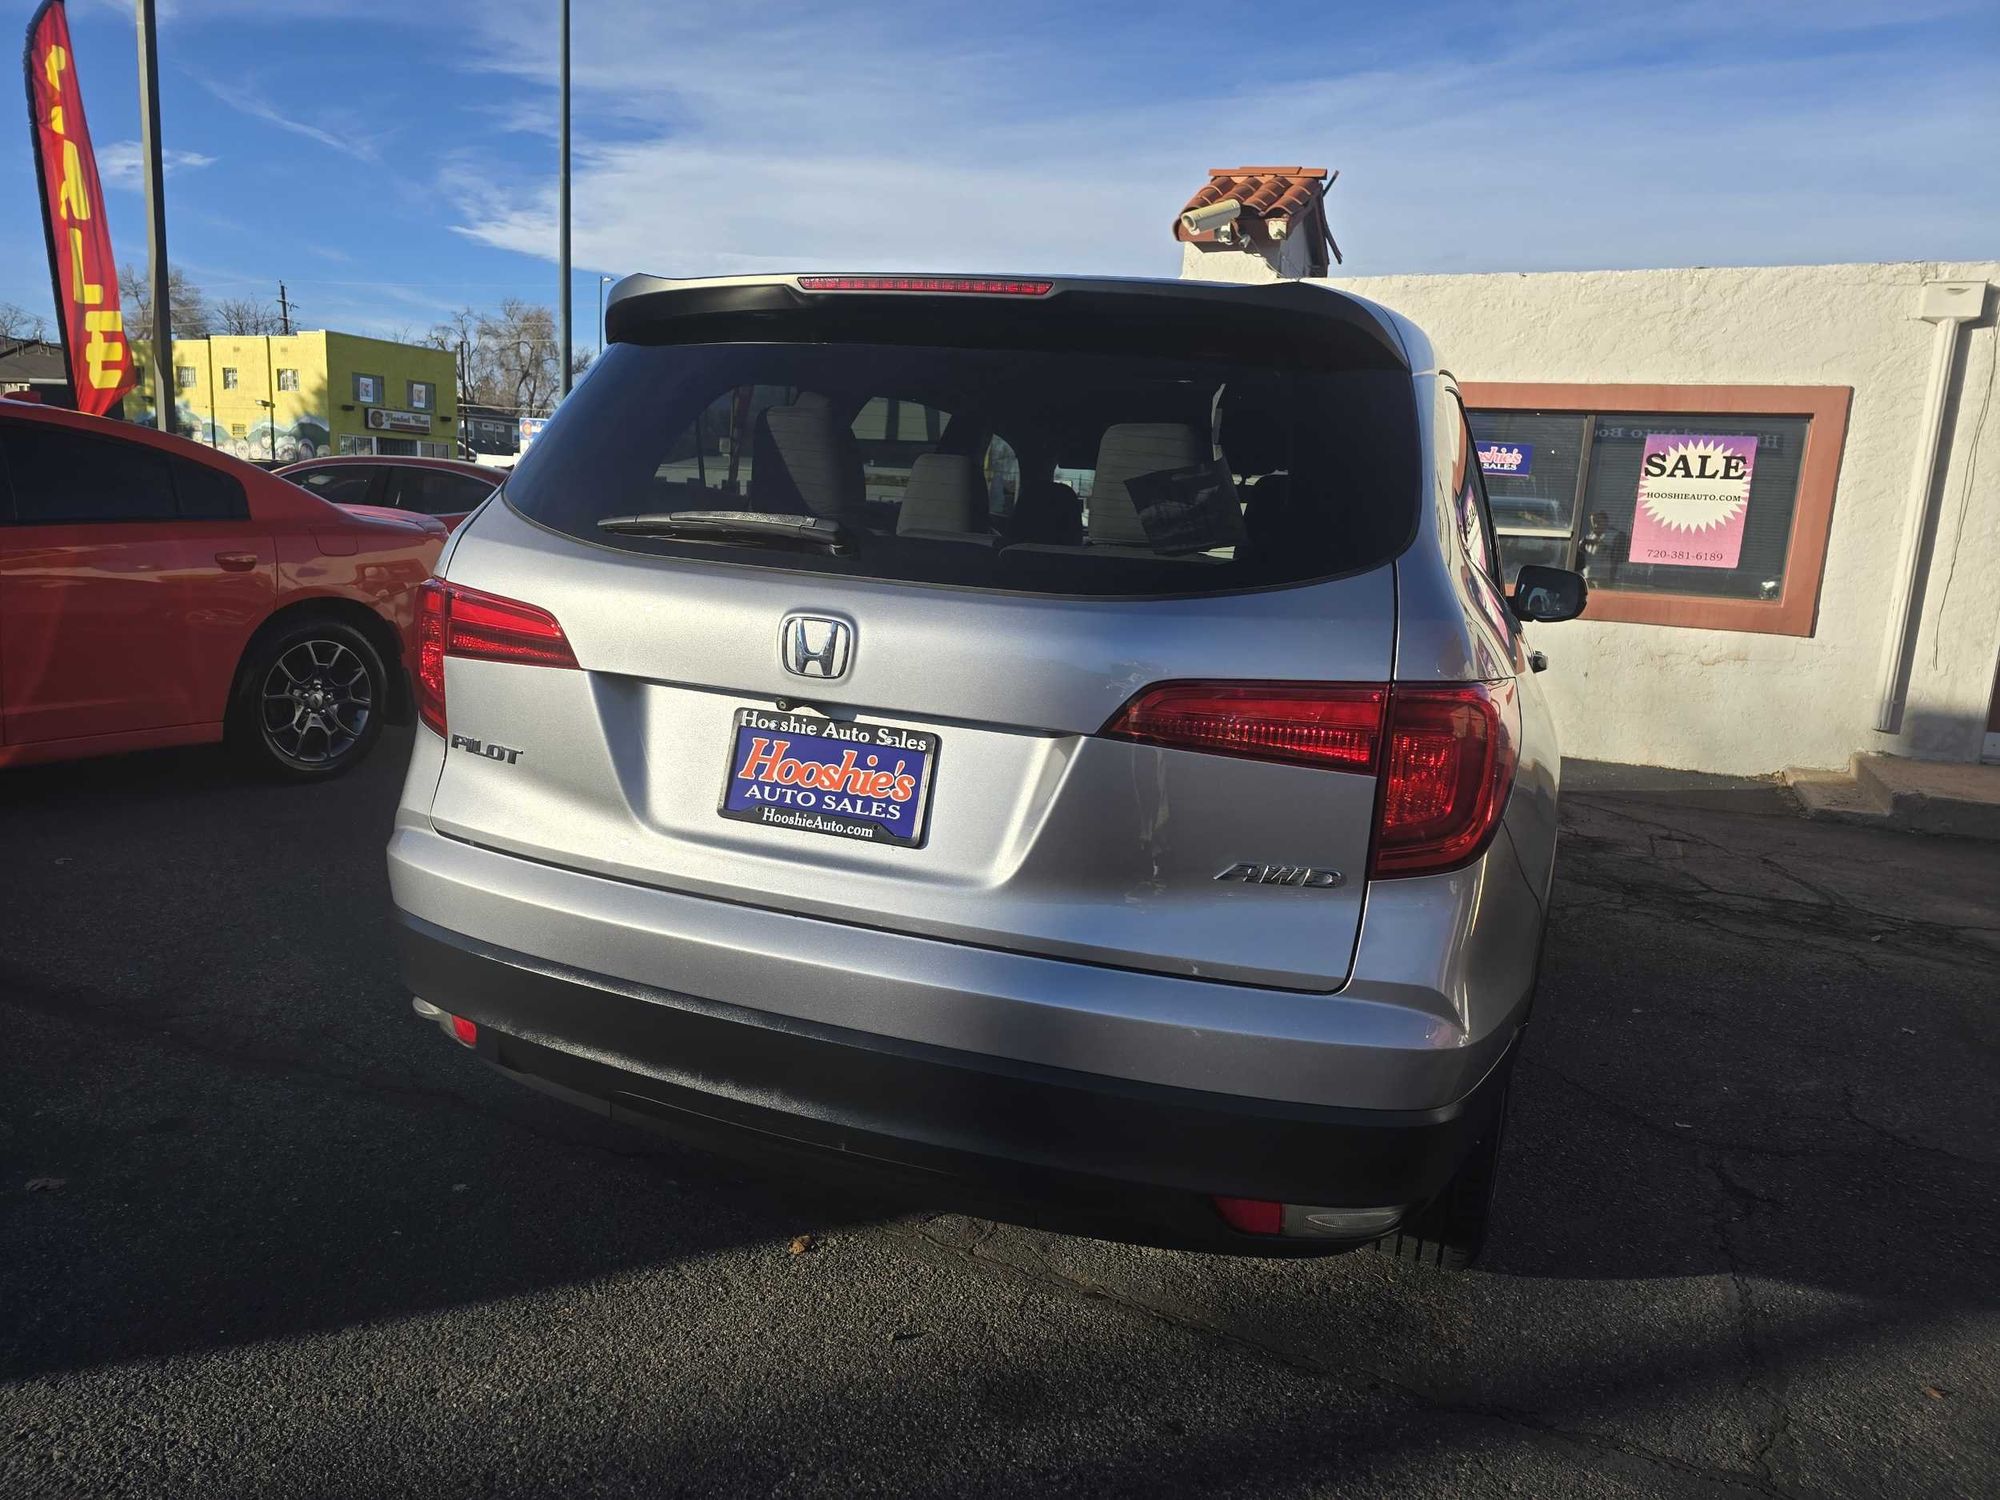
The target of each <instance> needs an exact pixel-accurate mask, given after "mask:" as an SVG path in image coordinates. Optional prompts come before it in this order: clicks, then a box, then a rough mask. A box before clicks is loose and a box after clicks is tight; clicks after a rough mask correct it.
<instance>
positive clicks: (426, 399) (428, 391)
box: [410, 380, 437, 411]
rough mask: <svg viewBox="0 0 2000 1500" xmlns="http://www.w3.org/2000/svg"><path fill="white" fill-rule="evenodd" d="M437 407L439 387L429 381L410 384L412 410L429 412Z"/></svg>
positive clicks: (416, 381) (415, 381) (417, 381)
mask: <svg viewBox="0 0 2000 1500" xmlns="http://www.w3.org/2000/svg"><path fill="white" fill-rule="evenodd" d="M435 405H437V386H436V385H435V384H433V383H432V382H431V381H428V380H412V381H411V382H410V410H411V411H429V410H430V409H431V408H432V407H433V406H435Z"/></svg>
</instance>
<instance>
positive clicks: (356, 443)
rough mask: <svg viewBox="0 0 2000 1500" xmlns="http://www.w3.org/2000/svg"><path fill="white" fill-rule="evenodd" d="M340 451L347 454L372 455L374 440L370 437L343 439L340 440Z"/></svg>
mask: <svg viewBox="0 0 2000 1500" xmlns="http://www.w3.org/2000/svg"><path fill="white" fill-rule="evenodd" d="M340 451H341V452H342V453H343V454H347V453H373V452H374V451H375V439H374V438H372V437H345V436H343V437H342V438H341V439H340Z"/></svg>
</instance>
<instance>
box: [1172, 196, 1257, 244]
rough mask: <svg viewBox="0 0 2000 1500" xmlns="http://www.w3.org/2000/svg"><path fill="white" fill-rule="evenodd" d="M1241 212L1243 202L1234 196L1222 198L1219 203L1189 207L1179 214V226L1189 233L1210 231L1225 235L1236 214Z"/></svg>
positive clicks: (1227, 233)
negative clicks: (1204, 206)
mask: <svg viewBox="0 0 2000 1500" xmlns="http://www.w3.org/2000/svg"><path fill="white" fill-rule="evenodd" d="M1242 212H1243V204H1242V203H1241V202H1240V201H1239V200H1237V199H1235V198H1224V199H1223V200H1222V201H1221V202H1219V203H1211V204H1209V205H1208V206H1207V207H1206V208H1191V209H1189V210H1188V211H1187V212H1186V213H1184V214H1182V215H1181V228H1183V229H1185V230H1186V231H1187V232H1188V233H1189V234H1207V233H1209V232H1210V231H1214V232H1215V233H1217V234H1219V235H1222V236H1224V237H1227V236H1228V235H1229V232H1230V226H1231V225H1233V224H1234V223H1235V222H1236V216H1237V215H1238V214H1240V213H1242Z"/></svg>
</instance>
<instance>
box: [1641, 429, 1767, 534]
mask: <svg viewBox="0 0 2000 1500" xmlns="http://www.w3.org/2000/svg"><path fill="white" fill-rule="evenodd" d="M1756 465H1757V439H1755V438H1754V437H1693V436H1688V435H1686V434H1682V433H1653V434H1649V435H1648V436H1647V438H1646V445H1645V448H1644V449H1643V450H1642V451H1641V453H1640V457H1639V503H1638V506H1637V508H1636V509H1635V510H1634V512H1633V516H1632V551H1631V560H1632V561H1633V562H1635V563H1654V564H1666V565H1668V566H1671V567H1678V568H1733V567H1735V566H1736V562H1737V559H1738V557H1739V556H1740V555H1741V554H1742V551H1743V521H1744V517H1745V516H1746V515H1748V513H1749V510H1750V476H1751V473H1752V471H1753V470H1754V469H1755V468H1756Z"/></svg>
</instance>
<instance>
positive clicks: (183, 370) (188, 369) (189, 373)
mask: <svg viewBox="0 0 2000 1500" xmlns="http://www.w3.org/2000/svg"><path fill="white" fill-rule="evenodd" d="M194 380H195V374H194V366H193V365H175V366H174V384H175V385H177V386H179V387H180V388H181V389H182V390H184V391H191V390H193V389H194Z"/></svg>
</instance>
